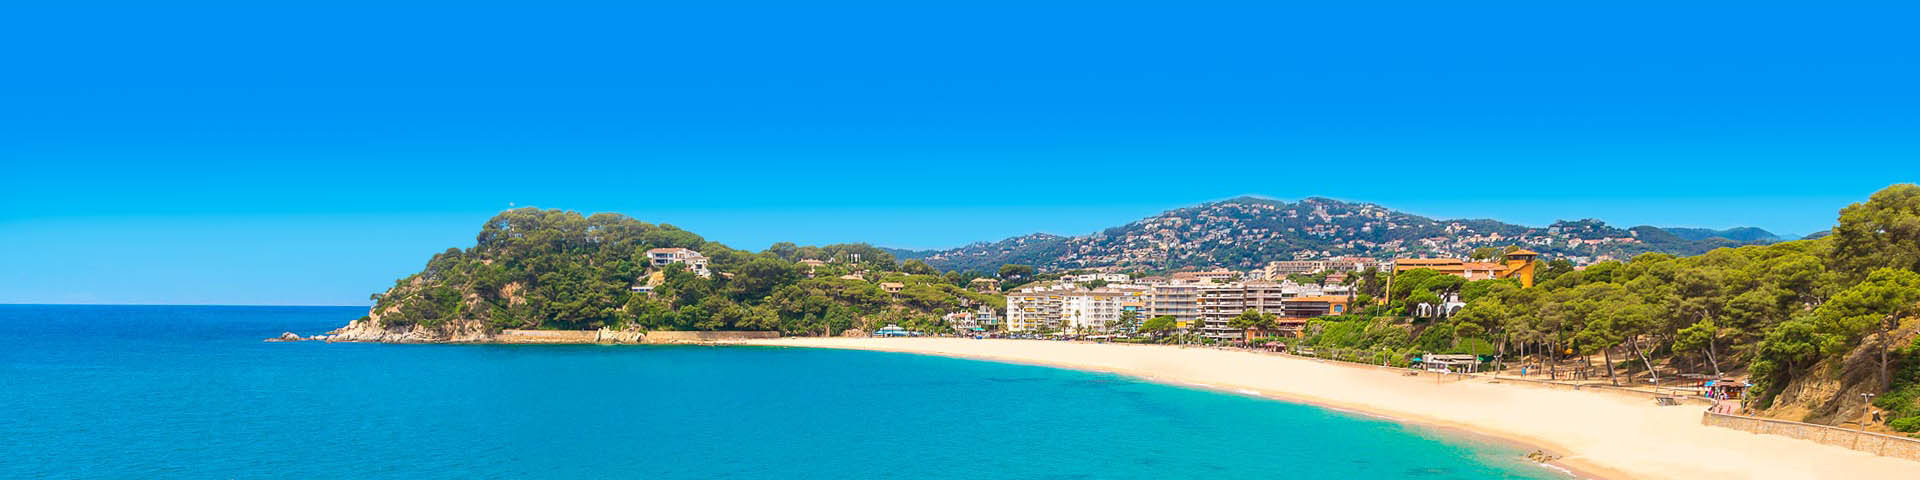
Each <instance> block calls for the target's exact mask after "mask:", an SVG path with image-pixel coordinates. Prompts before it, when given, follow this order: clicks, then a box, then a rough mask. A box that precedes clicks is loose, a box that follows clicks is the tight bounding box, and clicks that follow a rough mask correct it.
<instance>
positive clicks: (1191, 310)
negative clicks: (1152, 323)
mask: <svg viewBox="0 0 1920 480" xmlns="http://www.w3.org/2000/svg"><path fill="white" fill-rule="evenodd" d="M1147 287H1148V288H1149V290H1148V292H1147V318H1153V317H1160V316H1169V317H1173V320H1174V323H1175V324H1176V325H1178V326H1179V327H1180V328H1189V327H1191V326H1193V325H1195V324H1196V323H1197V322H1199V321H1200V304H1199V299H1200V283H1198V282H1175V281H1172V280H1165V279H1162V280H1160V281H1156V282H1154V283H1148V284H1147Z"/></svg>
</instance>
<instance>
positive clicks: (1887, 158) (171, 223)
mask: <svg viewBox="0 0 1920 480" xmlns="http://www.w3.org/2000/svg"><path fill="white" fill-rule="evenodd" d="M41 3H45V4H48V5H53V4H59V5H62V6H61V7H41V6H17V5H10V6H6V7H0V44H5V45H7V46H8V47H7V48H4V49H0V167H3V168H0V302H20V303H234V304H347V305H355V304H365V303H366V296H367V294H368V293H371V292H375V291H379V290H382V289H384V288H385V287H386V286H388V285H390V284H391V282H392V281H393V279H395V278H398V277H400V276H403V275H405V274H407V273H410V272H413V271H417V270H418V269H419V268H420V266H421V265H423V264H424V263H425V261H426V259H427V257H428V256H429V255H430V254H432V253H433V252H436V251H439V250H442V249H445V248H447V247H450V246H460V247H465V246H470V245H471V244H472V243H473V235H474V233H476V232H477V230H478V227H479V225H480V224H481V223H482V222H483V221H484V220H485V219H486V218H487V217H488V216H490V215H492V214H493V213H495V212H497V211H499V210H501V209H505V208H508V207H509V205H520V206H527V205H532V206H540V207H549V208H565V209H572V210H580V211H584V212H600V211H611V212H620V213H625V214H628V215H631V216H634V217H637V218H639V219H642V220H645V221H649V222H656V223H671V224H675V225H679V226H681V227H684V228H688V229H690V230H693V231H695V232H698V233H700V234H702V235H705V236H707V237H708V238H711V239H715V240H718V241H722V242H725V243H728V244H730V245H733V246H735V247H739V248H748V249H759V248H763V247H765V246H766V245H767V244H768V243H771V242H775V241H782V240H787V241H794V242H798V243H803V244H819V243H834V242H851V241H866V242H870V243H875V244H879V245H885V246H899V247H916V248H925V247H948V246H957V245H961V244H965V243H969V242H973V241H981V240H994V239H999V238H1003V237H1006V236H1010V235H1017V234H1024V233H1031V232H1035V231H1043V232H1051V233H1058V234H1070V235H1071V234H1084V233H1089V232H1092V231H1095V230H1097V229H1100V228H1102V227H1107V226H1113V225H1119V224H1122V223H1125V222H1127V221H1130V220H1133V219H1137V218H1139V217H1143V216H1147V215H1151V214H1154V213H1157V212H1160V211H1162V210H1165V209H1169V208H1175V207H1180V206H1185V205H1189V204H1193V203H1198V202H1202V201H1207V200H1216V199H1221V198H1226V197H1231V196H1235V195H1241V194H1258V195H1265V196H1270V197H1275V198H1281V199H1288V200H1292V199H1298V198H1301V197H1307V196H1327V197H1333V198H1338V199H1343V200H1355V201H1368V202H1375V203H1380V204H1383V205H1386V206H1389V207H1393V208H1397V209H1401V210H1405V211H1409V212H1413V213H1418V214H1423V215H1428V216H1434V217H1447V218H1452V217H1490V218H1496V219H1501V220H1506V221H1510V222H1516V223H1522V224H1530V225H1543V224H1546V223H1549V222H1552V221H1553V220H1555V219H1561V218H1569V219H1571V218H1584V217H1595V218H1600V219H1603V220H1606V221H1608V222H1610V223H1614V224H1618V225H1621V226H1632V225H1640V224H1653V225H1661V226H1703V227H1717V228H1718V227H1730V226H1746V225H1751V226H1759V227H1763V228H1767V229H1769V230H1773V231H1776V232H1783V233H1793V234H1804V233H1808V232H1811V231H1815V230H1820V229H1824V228H1826V227H1827V226H1828V225H1830V224H1831V223H1832V221H1833V219H1834V216H1835V212H1836V210H1838V209H1839V208H1840V207H1842V206H1844V205H1845V204H1846V203H1848V202H1852V201H1857V200H1861V199H1864V198H1865V197H1866V196H1867V195H1868V194H1870V193H1872V192H1873V191H1875V190H1877V189H1879V188H1881V187H1884V186H1886V185H1888V184H1892V183H1896V182H1912V181H1915V180H1920V88H1917V87H1916V86H1917V85H1920V61H1917V60H1920V49H1916V48H1915V45H1920V38H1916V37H1917V36H1920V35H1916V34H1915V29H1914V28H1913V24H1912V22H1913V19H1915V18H1920V11H1916V10H1915V8H1914V7H1902V6H1897V5H1894V4H1889V5H1867V4H1855V5H1840V4H1835V3H1828V2H1818V3H1809V2H1795V3H1781V4H1768V3H1764V2H1762V3H1756V2H1739V3H1729V4H1723V5H1700V6H1694V7H1686V8H1678V7H1672V6H1667V5H1663V4H1667V3H1675V2H1650V3H1647V4H1642V5H1638V6H1634V5H1627V4H1621V3H1609V6H1610V7H1612V8H1604V9H1602V8H1577V7H1565V6H1546V5H1541V4H1542V3H1558V2H1516V3H1482V2H1470V3H1473V4H1475V6H1463V5H1460V4H1459V3H1460V2H1451V3H1449V4H1445V5H1441V4H1437V3H1435V2H1409V3H1406V4H1388V3H1376V4H1370V5H1368V6H1365V7H1348V8H1338V9H1330V8H1325V7H1319V6H1315V5H1320V4H1325V3H1328V2H1303V3H1304V5H1281V4H1280V2H1259V3H1258V5H1261V6H1257V7H1256V6H1247V5H1234V4H1218V3H1210V2H1191V1H1188V2H1168V3H1167V4H1163V5H1155V4H1151V3H1136V2H1088V3H1077V4H1074V3H1060V2H954V3H952V4H950V5H948V6H926V5H921V6H906V5H914V4H926V3H931V2H874V3H839V2H799V3H793V2H788V4H786V5H785V6H781V5H778V4H770V5H757V4H750V3H738V2H674V3H673V4H671V5H660V6H646V5H639V2H608V3H604V4H600V3H583V2H567V1H551V2H525V3H526V4H529V5H539V8H532V7H521V6H514V5H512V4H510V3H507V2H486V1H480V2H472V1H466V2H455V3H447V4H440V5H426V4H416V5H418V6H413V7H405V8H396V7H390V6H386V5H385V4H390V3H412V2H368V3H358V2H313V3H312V4H311V5H308V6H290V5H294V3H295V2H233V3H230V4H218V3H200V2H166V3H164V4H152V3H150V2H149V3H148V4H146V5H139V4H134V5H102V4H94V2H41ZM302 3H303V2H302ZM1042 3H1044V4H1050V5H1052V6H1046V7H1035V6H1033V5H1032V4H1042ZM1338 3H1348V2H1338ZM83 4H84V5H83ZM696 5H697V6H699V7H695V6H696ZM1806 5H1820V6H1821V8H1818V9H1813V8H1805V7H1804V6H1806Z"/></svg>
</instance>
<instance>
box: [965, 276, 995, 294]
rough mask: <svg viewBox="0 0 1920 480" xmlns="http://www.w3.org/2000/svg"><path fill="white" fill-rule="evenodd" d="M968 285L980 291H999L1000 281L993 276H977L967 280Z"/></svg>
mask: <svg viewBox="0 0 1920 480" xmlns="http://www.w3.org/2000/svg"><path fill="white" fill-rule="evenodd" d="M967 286H968V287H971V288H972V289H973V291H976V292H980V293H999V292H1000V281H999V280H995V279H991V278H976V279H973V281H970V282H967Z"/></svg>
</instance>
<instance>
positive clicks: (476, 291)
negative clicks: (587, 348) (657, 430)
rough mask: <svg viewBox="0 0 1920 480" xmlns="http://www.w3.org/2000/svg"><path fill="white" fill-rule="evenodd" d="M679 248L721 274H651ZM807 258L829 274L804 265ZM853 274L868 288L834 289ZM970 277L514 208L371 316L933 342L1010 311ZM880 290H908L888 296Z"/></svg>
mask: <svg viewBox="0 0 1920 480" xmlns="http://www.w3.org/2000/svg"><path fill="white" fill-rule="evenodd" d="M671 247H679V248H690V249H694V250H697V251H699V252H701V253H703V254H705V255H706V256H707V257H708V258H709V269H710V270H712V271H713V272H715V274H714V275H712V276H711V278H704V277H702V276H700V275H696V274H694V273H693V272H691V271H690V270H689V269H687V268H685V267H684V266H681V265H673V266H668V267H665V268H654V267H652V266H651V264H650V261H649V259H648V258H646V256H645V252H646V251H647V250H648V249H652V248H671ZM805 259H814V260H822V261H827V262H828V263H826V264H825V265H821V266H818V267H809V266H806V265H802V264H799V263H797V262H799V261H801V260H805ZM655 272H658V273H659V274H660V277H661V278H660V280H661V281H660V282H659V285H657V286H656V287H655V288H654V290H653V292H652V293H651V294H647V293H638V292H634V291H633V290H632V287H634V286H635V285H642V284H646V283H648V279H647V276H649V275H650V274H653V273H655ZM856 272H858V273H862V274H863V278H862V279H859V280H852V279H842V278H839V277H840V276H842V275H846V274H849V273H856ZM973 278H974V277H972V276H968V275H962V274H958V273H952V274H944V275H943V274H939V273H938V272H936V271H935V270H933V269H932V268H931V267H928V266H927V265H926V264H925V263H922V262H918V261H908V262H905V263H897V262H895V260H894V258H893V256H892V255H891V254H888V253H887V252H885V251H882V250H881V249H878V248H874V247H871V246H868V245H864V244H853V245H829V246H824V247H813V246H805V247H803V246H796V245H793V244H791V243H781V244H775V245H773V246H771V247H769V248H768V249H767V250H766V251H763V252H760V253H751V252H745V251H740V250H734V249H732V248H728V247H727V246H726V245H722V244H720V243H716V242H710V241H707V240H705V239H702V238H701V237H700V236H698V235H695V234H693V233H691V232H687V231H685V230H681V229H679V228H675V227H673V226H671V225H652V224H648V223H644V222H640V221H637V220H634V219H631V218H628V217H625V216H622V215H615V214H605V213H602V214H595V215H593V216H591V217H587V216H582V215H580V214H579V213H575V212H567V211H560V210H538V209H533V208H520V209H515V210H509V211H506V212H503V213H501V214H499V215H498V216H495V217H494V218H493V219H491V220H489V221H487V223H486V225H484V226H483V227H482V228H481V231H480V235H479V237H478V239H477V241H476V244H475V245H474V246H473V248H469V249H466V250H461V249H447V251H445V252H442V253H440V254H437V255H434V256H433V258H432V259H431V260H429V261H428V262H427V266H426V268H425V269H424V270H422V271H421V272H420V273H418V274H414V275H410V276H408V277H406V278H402V279H400V280H399V281H397V282H396V283H395V285H394V287H393V288H392V289H390V290H388V291H387V292H385V293H381V294H375V295H374V300H375V306H374V312H376V313H377V314H378V316H379V317H380V320H381V321H382V322H383V323H384V324H385V325H388V326H397V327H405V326H413V325H421V326H427V327H441V326H445V325H448V324H450V323H453V322H478V323H479V324H481V325H483V326H484V327H485V328H490V329H502V328H549V329H594V328H602V327H609V328H627V327H635V328H643V329H649V330H731V329H739V330H780V331H782V332H787V333H789V334H824V333H827V332H835V333H837V332H839V331H840V330H844V329H847V328H862V329H870V328H872V327H874V326H876V324H877V325H884V324H885V323H899V324H901V325H902V326H906V327H909V328H916V329H920V330H926V331H935V330H937V329H938V328H939V327H940V325H939V322H940V320H939V314H941V313H945V312H950V311H955V310H959V309H962V308H965V306H966V305H979V304H987V305H992V306H994V307H995V308H1004V307H1005V302H1006V300H1005V299H1004V298H1003V297H1000V296H998V295H989V294H980V293H975V292H972V291H969V290H967V289H966V285H967V282H968V281H970V280H972V279H973ZM883 282H897V283H901V284H903V285H904V288H902V289H901V291H900V292H898V293H888V292H886V291H884V290H882V288H881V287H880V284H881V283H883Z"/></svg>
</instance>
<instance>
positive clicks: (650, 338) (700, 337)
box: [646, 331, 780, 343]
mask: <svg viewBox="0 0 1920 480" xmlns="http://www.w3.org/2000/svg"><path fill="white" fill-rule="evenodd" d="M760 338H780V332H775V331H746V332H707V331H657V332H647V339H646V342H647V343H712V342H725V341H733V340H752V339H760Z"/></svg>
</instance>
